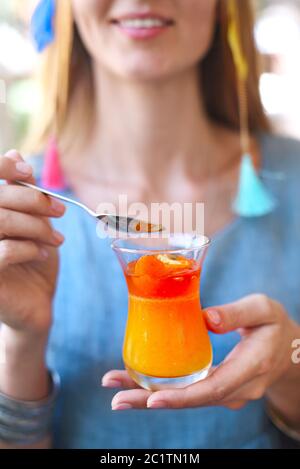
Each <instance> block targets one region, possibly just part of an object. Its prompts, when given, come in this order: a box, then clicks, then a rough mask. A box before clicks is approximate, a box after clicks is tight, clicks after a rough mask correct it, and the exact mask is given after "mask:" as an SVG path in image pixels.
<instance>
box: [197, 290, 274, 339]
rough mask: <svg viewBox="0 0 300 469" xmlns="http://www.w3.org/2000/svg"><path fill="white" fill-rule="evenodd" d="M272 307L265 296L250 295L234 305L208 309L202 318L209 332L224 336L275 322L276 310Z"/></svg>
mask: <svg viewBox="0 0 300 469" xmlns="http://www.w3.org/2000/svg"><path fill="white" fill-rule="evenodd" d="M272 306H273V304H272V301H271V300H270V299H269V298H267V297H266V296H265V295H250V296H247V297H245V298H243V299H242V300H239V301H236V302H235V303H231V304H227V305H224V306H216V307H213V308H208V309H207V310H205V311H204V316H205V319H206V323H207V326H208V328H209V329H210V330H211V331H213V332H215V333H218V334H224V333H227V332H230V331H235V330H238V329H241V328H249V327H255V326H262V325H265V324H272V323H274V322H276V320H277V314H275V313H276V311H277V308H274V307H272Z"/></svg>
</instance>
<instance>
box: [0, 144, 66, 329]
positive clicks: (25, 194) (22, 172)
mask: <svg viewBox="0 0 300 469" xmlns="http://www.w3.org/2000/svg"><path fill="white" fill-rule="evenodd" d="M0 179H4V180H6V181H7V184H1V185H0V323H3V324H4V325H6V326H7V327H8V328H9V329H10V330H14V331H18V332H23V331H24V332H29V333H30V334H31V333H34V334H35V333H37V334H40V333H42V334H45V332H47V331H48V329H49V327H50V324H51V301H52V297H53V294H54V291H55V283H56V276H57V270H58V253H57V247H59V246H60V245H61V244H62V242H63V236H62V235H61V234H59V233H56V232H55V231H54V230H53V229H52V227H51V224H50V222H49V220H48V218H49V217H60V216H62V215H63V214H64V212H65V207H64V205H63V204H61V203H59V202H57V201H56V200H54V199H51V198H49V197H48V196H45V195H43V194H41V193H39V192H37V191H35V190H33V189H29V188H27V187H22V186H19V185H16V184H14V183H13V182H12V181H14V180H18V179H19V180H22V181H27V182H31V183H34V182H35V181H34V179H33V177H32V168H31V167H30V166H29V165H28V164H26V163H25V162H24V160H23V159H22V158H21V156H20V155H19V154H18V153H17V152H16V151H14V150H13V151H11V152H9V153H7V154H6V155H5V156H0Z"/></svg>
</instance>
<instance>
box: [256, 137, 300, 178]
mask: <svg viewBox="0 0 300 469" xmlns="http://www.w3.org/2000/svg"><path fill="white" fill-rule="evenodd" d="M259 142H260V146H261V151H262V157H263V166H264V168H263V169H267V170H270V171H276V172H279V171H280V172H282V173H283V174H285V175H289V176H291V175H293V176H295V177H299V176H300V140H296V139H294V138H290V137H283V136H281V135H276V134H261V135H260V136H259Z"/></svg>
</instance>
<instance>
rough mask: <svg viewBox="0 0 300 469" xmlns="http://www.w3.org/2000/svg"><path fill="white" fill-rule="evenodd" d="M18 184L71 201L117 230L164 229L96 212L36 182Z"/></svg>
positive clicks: (132, 231) (147, 230)
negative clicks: (37, 184) (39, 185)
mask: <svg viewBox="0 0 300 469" xmlns="http://www.w3.org/2000/svg"><path fill="white" fill-rule="evenodd" d="M15 182H16V183H17V184H20V185H21V186H26V187H30V188H31V189H35V190H37V191H39V192H42V193H43V194H46V195H50V196H51V197H55V198H56V199H61V200H63V201H64V202H69V203H70V204H74V205H77V206H78V207H80V208H83V210H85V211H86V212H88V213H89V214H90V215H91V216H92V217H94V218H97V219H98V220H100V221H101V222H103V223H104V224H105V225H106V226H108V227H110V228H113V229H114V230H116V231H122V232H126V233H135V234H137V233H158V232H161V231H163V227H162V226H161V225H154V224H152V223H148V222H145V221H142V220H137V219H136V218H132V217H122V216H119V215H111V214H107V213H96V212H94V210H91V209H90V208H89V207H87V206H86V205H84V204H82V203H81V202H77V200H73V199H70V198H69V197H65V196H63V195H60V194H56V193H55V192H51V191H48V190H47V189H44V188H42V187H38V186H36V185H34V184H29V183H28V182H23V181H15Z"/></svg>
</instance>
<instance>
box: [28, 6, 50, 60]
mask: <svg viewBox="0 0 300 469" xmlns="http://www.w3.org/2000/svg"><path fill="white" fill-rule="evenodd" d="M55 11H56V5H55V0H40V2H39V3H38V5H37V7H36V9H35V11H34V13H33V16H32V19H31V28H30V29H31V34H32V37H33V39H34V42H35V45H36V48H37V50H38V52H43V51H44V50H45V49H46V47H47V46H48V45H49V44H51V43H52V42H53V41H54V39H55V30H54V17H55Z"/></svg>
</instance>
